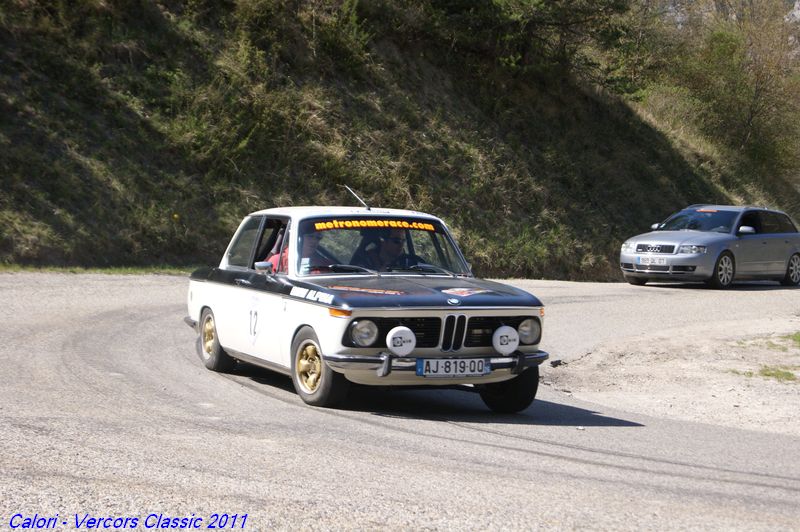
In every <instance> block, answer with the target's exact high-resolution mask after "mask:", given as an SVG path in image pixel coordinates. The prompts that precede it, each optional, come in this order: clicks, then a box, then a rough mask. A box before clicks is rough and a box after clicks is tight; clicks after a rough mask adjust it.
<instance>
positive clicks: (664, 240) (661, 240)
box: [628, 231, 731, 246]
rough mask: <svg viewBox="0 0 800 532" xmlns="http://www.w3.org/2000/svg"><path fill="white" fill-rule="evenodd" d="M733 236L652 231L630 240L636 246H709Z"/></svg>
mask: <svg viewBox="0 0 800 532" xmlns="http://www.w3.org/2000/svg"><path fill="white" fill-rule="evenodd" d="M730 238H731V235H729V234H728V233H712V232H710V231H651V232H649V233H644V234H641V235H636V236H635V237H633V238H630V239H628V241H629V242H633V243H635V244H674V245H676V246H679V245H681V244H694V245H702V246H707V245H709V244H713V243H715V242H721V241H723V240H728V239H730Z"/></svg>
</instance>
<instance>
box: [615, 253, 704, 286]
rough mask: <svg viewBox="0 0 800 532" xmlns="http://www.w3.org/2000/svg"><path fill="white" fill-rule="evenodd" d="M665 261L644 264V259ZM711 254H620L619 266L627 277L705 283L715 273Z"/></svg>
mask: <svg viewBox="0 0 800 532" xmlns="http://www.w3.org/2000/svg"><path fill="white" fill-rule="evenodd" d="M652 258H658V259H664V260H663V262H664V264H642V259H652ZM715 260H716V259H715V257H714V256H713V255H712V254H711V253H696V254H666V253H665V254H656V253H620V256H619V266H620V269H621V270H622V273H623V274H624V275H625V276H626V277H638V278H641V279H650V280H654V281H656V280H663V281H704V280H706V279H709V278H710V277H711V276H712V275H713V273H714V263H715Z"/></svg>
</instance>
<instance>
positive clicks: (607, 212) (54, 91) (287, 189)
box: [0, 0, 800, 280]
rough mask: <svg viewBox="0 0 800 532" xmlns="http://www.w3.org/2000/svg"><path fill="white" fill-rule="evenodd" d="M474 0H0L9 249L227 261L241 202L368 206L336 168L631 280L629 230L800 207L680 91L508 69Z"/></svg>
mask: <svg viewBox="0 0 800 532" xmlns="http://www.w3.org/2000/svg"><path fill="white" fill-rule="evenodd" d="M469 4H470V3H463V5H462V4H461V3H458V2H455V3H445V5H443V6H431V5H430V4H429V3H427V2H418V1H414V0H407V1H404V2H402V3H401V4H400V5H398V4H397V3H395V2H387V1H381V0H377V1H375V2H369V3H367V2H363V3H361V4H358V3H356V2H353V1H346V2H342V3H340V4H337V3H329V4H325V3H322V4H319V3H300V4H298V5H296V6H295V5H294V4H291V6H290V5H288V4H285V3H284V2H279V1H278V0H243V1H241V2H236V3H234V4H231V3H221V2H210V1H206V0H198V1H193V2H189V3H186V4H181V3H180V2H178V3H169V2H168V3H134V4H127V3H115V2H90V1H88V0H85V1H78V2H61V3H56V4H52V3H49V2H35V1H33V2H31V1H26V2H22V1H20V0H13V1H12V2H11V4H10V5H8V6H6V5H5V4H4V5H3V7H0V63H2V64H3V65H4V68H3V69H2V70H0V116H2V117H3V118H4V120H0V175H2V176H3V186H2V188H0V262H3V263H10V264H21V265H28V266H60V267H67V268H69V267H81V268H113V267H121V268H128V267H131V268H145V269H147V268H149V265H152V264H178V265H180V264H197V263H208V264H213V263H216V262H217V261H218V260H219V258H220V256H221V254H222V252H223V251H224V248H225V245H226V244H227V242H228V239H229V238H230V236H231V234H232V232H233V230H234V229H235V227H236V225H237V224H238V222H239V221H240V220H241V218H242V217H243V216H244V215H245V214H246V213H248V212H251V211H254V210H257V209H261V208H268V207H274V206H286V205H304V204H319V205H336V204H345V205H352V204H354V201H353V199H352V198H351V197H350V196H349V194H348V193H347V192H346V191H345V190H344V189H343V188H342V187H341V185H342V184H348V185H349V186H351V187H352V188H354V189H356V190H357V191H358V192H359V193H361V194H362V195H363V197H364V198H365V199H366V200H367V201H368V202H369V203H370V204H372V205H375V206H384V207H396V208H411V209H416V210H423V211H428V212H431V213H433V214H436V215H439V216H441V217H442V218H444V219H445V221H446V222H447V223H448V225H449V226H450V227H451V228H452V229H453V232H454V234H455V236H456V238H457V240H458V242H459V244H460V245H461V247H462V248H463V249H464V252H465V255H466V256H467V258H468V260H470V261H471V262H472V264H473V266H474V270H475V271H476V273H477V274H479V275H482V276H491V277H499V278H502V277H537V278H539V277H546V278H556V279H576V280H619V279H620V274H619V269H618V265H617V264H616V263H617V257H618V251H619V244H620V242H621V241H622V240H624V239H626V238H627V237H629V236H631V235H633V234H637V233H641V232H643V231H646V230H647V228H648V227H649V225H650V224H651V223H653V222H655V221H658V220H661V219H663V218H664V217H665V216H667V215H668V214H670V213H671V212H672V211H674V210H677V209H679V208H681V207H683V206H685V205H687V204H690V203H698V202H720V203H729V202H734V203H742V202H752V203H759V204H762V203H765V204H770V205H774V206H777V207H784V208H785V209H787V210H788V211H789V212H790V213H792V214H794V215H797V214H800V210H798V209H800V193H798V190H797V189H796V188H794V187H792V186H790V184H789V183H787V182H785V181H783V180H782V179H781V178H780V176H778V177H776V176H773V175H771V174H769V175H760V174H759V173H758V172H757V171H755V170H754V169H753V168H748V167H746V166H743V165H742V164H739V163H740V161H738V160H737V159H736V154H731V153H730V152H727V151H725V150H724V149H722V148H720V147H719V146H717V145H716V144H715V143H714V139H709V138H707V137H703V136H701V135H700V134H699V133H697V132H696V131H694V130H691V128H690V127H689V126H686V127H683V126H681V127H679V125H678V124H676V123H674V122H670V121H669V120H668V118H669V117H670V116H673V115H674V114H675V113H674V112H673V110H674V109H675V108H677V107H679V106H678V105H677V103H676V102H675V101H674V98H675V96H674V95H671V94H670V95H666V96H665V95H664V94H654V95H651V96H650V97H649V98H648V99H645V100H644V101H643V103H641V104H637V105H636V106H635V107H632V106H631V105H629V104H627V103H625V102H624V101H621V100H620V99H618V98H616V97H613V96H610V95H608V94H604V93H602V92H600V91H598V90H597V89H596V88H595V87H594V85H593V84H591V83H584V82H581V81H579V80H578V79H577V78H575V77H574V76H570V75H565V74H564V72H559V71H556V70H553V66H552V65H549V64H548V63H547V61H545V60H544V59H543V58H540V59H539V62H538V63H537V62H536V61H534V64H531V65H529V68H526V69H522V68H519V67H518V66H517V65H516V63H514V65H510V64H509V62H508V55H507V54H506V53H505V52H503V51H502V49H501V48H502V46H500V45H499V44H498V46H499V47H500V48H498V49H495V48H494V47H493V46H491V45H488V44H487V43H502V42H504V41H503V40H502V35H495V34H493V33H491V32H492V31H495V29H494V28H502V27H503V26H504V25H506V24H508V23H511V22H512V21H511V20H510V19H508V18H504V17H507V15H506V14H504V13H502V12H501V11H498V8H497V5H498V4H496V3H487V4H486V5H485V6H484V7H483V8H482V9H481V10H475V9H473V8H472V7H471V6H470V5H469ZM482 17H485V19H484V18H482ZM475 28H479V31H478V30H475ZM476 31H477V33H476ZM548 65H549V66H548ZM670 98H672V99H670ZM678 103H680V102H678ZM684 107H685V106H684ZM681 108H682V107H681ZM686 113H689V111H686Z"/></svg>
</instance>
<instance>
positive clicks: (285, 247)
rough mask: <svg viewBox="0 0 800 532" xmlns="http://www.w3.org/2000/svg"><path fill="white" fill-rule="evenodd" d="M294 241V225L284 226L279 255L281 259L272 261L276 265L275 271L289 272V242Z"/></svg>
mask: <svg viewBox="0 0 800 532" xmlns="http://www.w3.org/2000/svg"><path fill="white" fill-rule="evenodd" d="M291 241H292V227H291V225H287V226H286V227H285V228H284V232H283V239H282V241H281V250H280V253H279V255H278V257H280V260H278V261H277V264H276V261H272V263H273V264H274V265H275V273H289V243H290V242H291Z"/></svg>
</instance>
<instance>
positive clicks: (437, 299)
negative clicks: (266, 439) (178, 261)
mask: <svg viewBox="0 0 800 532" xmlns="http://www.w3.org/2000/svg"><path fill="white" fill-rule="evenodd" d="M325 223H327V224H328V226H327V228H326V226H325ZM346 223H351V224H352V225H354V226H355V227H353V228H350V227H348V228H347V229H345V228H344V224H346ZM359 223H360V224H361V226H360V228H359V225H358V224H359ZM382 223H385V224H386V228H385V229H376V230H375V231H381V233H380V234H381V235H386V234H388V233H387V231H389V230H390V229H389V228H388V226H389V225H390V224H394V226H393V227H395V226H400V227H395V228H393V229H391V231H396V232H395V233H393V234H401V233H404V235H405V236H404V241H405V243H404V244H403V246H405V249H406V250H411V251H413V249H414V248H413V247H412V246H413V245H414V244H416V245H417V246H418V248H417V249H418V251H419V253H420V254H422V253H423V250H422V247H424V246H430V244H428V243H427V242H426V240H427V239H430V240H431V241H432V242H433V245H434V246H435V248H436V252H437V253H438V254H439V256H440V257H441V256H443V254H444V255H448V257H449V259H448V260H449V261H450V262H448V263H447V265H448V266H451V267H461V266H459V265H461V264H463V265H465V266H463V267H462V268H461V270H460V273H457V274H456V273H451V272H449V271H448V272H446V273H445V271H444V270H443V271H438V270H439V269H442V268H440V267H439V266H435V265H432V264H428V263H427V262H422V261H421V259H422V258H423V257H421V256H419V255H416V254H410V255H409V254H407V253H406V254H404V256H407V257H413V259H414V260H417V259H420V260H419V261H418V262H417V263H416V264H413V265H408V267H409V269H404V270H401V271H385V272H377V271H372V270H368V271H367V269H366V268H362V267H360V266H355V265H352V266H351V265H350V264H349V263H344V262H349V257H348V255H350V253H349V252H347V253H344V255H345V258H343V259H342V258H339V257H336V259H337V260H336V261H334V262H336V263H338V262H340V261H341V262H343V264H336V265H335V266H329V265H326V266H325V268H334V267H335V269H336V270H337V271H333V270H331V271H327V270H321V271H320V270H312V271H315V273H314V274H311V273H309V268H313V267H312V266H310V264H309V262H308V261H309V260H310V259H304V258H302V257H300V253H299V250H300V249H301V248H302V245H303V243H302V242H301V241H300V240H299V238H301V237H300V235H301V232H300V229H298V228H304V227H305V228H308V229H307V231H311V230H313V229H314V227H316V228H317V231H318V232H319V236H318V237H317V240H316V241H317V242H319V240H320V239H322V238H323V236H325V238H331V239H333V238H334V237H333V236H330V235H335V236H336V238H339V239H340V240H342V241H344V240H346V239H349V240H350V241H353V242H355V239H356V238H358V236H359V235H371V234H372V233H371V232H372V231H373V229H371V228H368V227H367V228H365V226H367V225H371V226H373V227H374V226H375V225H376V224H382ZM334 224H335V225H336V226H339V225H341V226H342V227H337V228H333V225H334ZM256 226H258V229H257V230H256V231H257V233H252V231H253V230H254V229H253V228H254V227H256ZM403 226H405V227H403ZM417 226H420V227H424V228H425V230H424V231H421V230H417ZM378 227H383V226H382V225H379V226H378ZM323 231H327V233H323ZM356 231H358V233H357V232H356ZM426 231H427V232H426ZM268 232H271V235H272V236H269V237H268V236H267V233H268ZM284 233H285V235H288V236H286V237H285V240H286V242H285V243H282V248H279V247H278V246H277V244H278V241H280V240H281V238H282V237H283V236H284ZM251 235H256V236H255V237H254V238H253V248H254V249H253V250H252V251H251V253H250V254H249V255H247V258H246V259H245V257H246V253H245V252H244V251H243V250H244V249H245V248H246V245H245V244H246V242H247V240H246V239H245V236H247V238H249V237H250V236H251ZM275 235H277V236H275ZM273 237H274V238H275V246H273V247H275V248H276V249H284V251H283V253H284V254H285V255H286V257H288V260H287V262H288V265H290V266H287V268H286V271H285V272H277V273H272V271H271V268H270V266H271V267H277V265H276V264H272V262H279V261H280V257H279V256H277V255H276V256H275V257H274V258H273V259H272V262H271V263H269V266H266V264H265V263H264V260H261V261H259V260H256V259H258V258H261V257H259V255H263V254H264V248H263V247H262V248H261V249H259V246H263V245H269V244H270V242H271V240H270V239H271V238H273ZM307 237H308V234H305V235H303V237H302V238H307ZM363 238H364V239H366V238H367V236H364V237H363ZM384 239H385V238H384ZM401 240H403V239H401ZM335 243H336V241H334V242H332V244H335ZM451 245H452V248H451V247H450V246H451ZM359 246H363V241H362V243H361V244H359ZM440 246H441V247H442V248H444V250H442V249H440ZM286 248H288V252H287V250H286ZM431 249H433V248H431ZM362 251H363V250H362ZM279 252H280V251H279ZM326 253H327V252H326ZM356 253H358V250H357V251H356ZM430 253H431V254H433V253H434V252H433V251H430ZM281 256H282V255H281ZM328 257H332V255H328ZM266 258H267V257H263V259H266ZM353 260H355V256H354V257H353ZM398 260H399V259H398ZM405 260H406V261H409V260H410V259H405ZM330 261H333V258H331V259H330ZM431 262H434V261H431ZM437 264H438V263H437ZM350 268H352V271H350V270H349V269H350ZM357 268H360V270H364V271H360V270H357ZM412 269H413V270H412ZM339 270H344V271H339ZM369 272H371V273H369ZM187 306H188V314H189V315H188V317H187V318H186V321H187V323H189V324H190V325H192V326H194V327H195V328H196V329H198V330H199V331H200V332H201V333H202V328H203V324H201V321H202V320H203V318H204V311H206V314H205V315H206V316H207V315H208V314H210V313H213V318H212V323H211V326H210V327H213V328H214V330H213V331H211V332H209V330H210V327H209V326H208V324H207V323H206V329H205V330H206V332H209V334H211V333H213V334H211V336H213V338H211V336H209V335H206V334H205V333H203V334H204V335H203V336H202V338H201V342H200V345H201V353H203V352H204V351H205V352H204V353H203V354H204V355H205V357H204V358H206V359H208V357H209V356H212V357H213V356H215V353H221V354H220V355H219V356H220V357H230V358H231V359H235V360H240V361H244V362H248V363H251V364H255V365H258V366H262V367H265V368H268V369H271V370H275V371H278V372H281V373H284V374H287V375H290V376H292V377H293V379H294V381H295V387H296V388H297V387H298V382H301V383H302V382H306V381H303V378H302V376H298V374H299V373H300V372H299V371H295V366H298V365H301V366H302V365H307V364H308V363H307V362H303V361H300V359H299V358H296V357H298V356H300V357H301V358H302V355H300V354H298V353H297V352H294V351H293V344H294V343H296V342H297V335H298V333H299V331H306V332H307V331H308V329H309V328H310V330H311V331H313V334H314V335H315V338H313V344H314V347H315V349H317V350H318V351H319V357H318V358H316V359H313V360H312V362H314V363H317V364H318V363H319V360H318V359H319V358H321V360H322V361H324V366H325V367H326V368H327V369H325V370H324V372H322V373H320V376H318V379H320V380H323V379H324V378H325V375H327V374H328V373H326V372H327V371H328V370H330V371H332V372H335V373H337V374H340V375H342V376H344V377H345V379H346V380H347V381H349V382H354V383H359V384H366V385H382V386H385V385H424V386H444V385H454V384H473V385H476V386H477V387H478V389H479V390H484V388H481V386H482V385H486V384H490V383H500V382H504V381H510V380H513V379H515V378H517V377H518V376H519V375H520V374H522V373H523V372H525V370H527V369H529V368H537V369H536V370H535V371H536V381H537V382H538V365H539V364H541V363H542V362H543V361H544V360H546V359H547V357H548V355H547V353H544V352H543V351H540V350H539V339H540V337H541V326H542V322H543V317H544V309H543V305H542V303H541V302H540V301H539V300H538V299H537V298H535V297H534V296H532V295H530V294H528V293H527V292H524V291H522V290H519V289H517V288H514V287H510V286H507V285H503V284H501V283H496V282H491V281H484V280H479V279H476V278H474V277H473V276H472V274H471V273H470V272H469V267H468V265H466V262H465V261H464V259H463V256H461V253H460V251H458V248H457V247H456V246H455V242H454V241H453V240H452V238H451V237H450V236H449V232H448V231H447V229H446V226H445V224H444V222H442V221H441V220H440V219H438V218H436V217H434V216H431V215H428V214H423V213H419V212H413V211H405V210H397V209H374V208H373V209H367V208H351V207H289V208H278V209H269V210H263V211H258V212H254V213H251V214H250V215H248V216H247V217H246V218H245V219H244V220H243V221H242V223H241V224H240V226H239V228H238V230H237V232H236V234H235V235H234V237H233V238H232V239H231V242H230V244H229V246H228V248H227V250H226V252H225V254H224V256H223V258H222V260H221V261H220V263H219V266H218V267H216V268H207V269H201V270H198V271H196V272H194V273H193V274H192V276H191V279H190V281H189V291H188V298H187ZM366 319H369V320H370V321H372V322H373V323H374V324H375V326H376V327H375V328H372V327H370V326H369V324H366V325H364V324H362V325H363V326H364V328H365V329H366V330H367V331H368V332H372V331H374V330H375V329H376V328H377V330H378V334H379V338H377V340H376V341H375V343H374V345H370V346H366V347H363V346H359V345H357V344H356V343H355V340H354V339H353V338H354V335H355V334H356V333H354V332H353V328H355V326H356V323H357V322H363V321H364V320H366ZM529 319H530V320H534V321H533V322H528V321H526V320H529ZM523 324H524V325H523ZM520 326H523V327H524V331H523V332H525V333H528V336H525V335H523V337H530V336H532V335H533V334H534V333H535V330H536V329H535V328H536V327H537V326H538V331H539V334H538V335H536V339H535V342H534V341H531V340H530V339H529V340H528V341H529V343H524V342H520V341H519V332H518V331H517V329H515V327H520ZM390 327H391V328H390ZM389 328H390V329H389ZM387 329H389V330H388V332H387ZM530 329H533V331H534V333H531V332H530ZM409 330H410V331H411V333H412V334H411V335H409ZM500 333H502V334H500ZM411 336H413V338H412V337H411ZM490 336H491V339H492V342H489V341H488V340H489V337H490ZM404 339H405V340H404ZM212 340H213V341H212ZM404 341H405V344H406V345H405V347H403V345H402V344H403V342H404ZM214 342H217V344H218V349H217V351H215V350H214ZM498 342H506V344H502V343H498ZM515 342H516V343H515ZM487 343H489V344H490V345H487ZM391 344H395V345H391ZM204 345H205V346H207V348H204V347H203V346H204ZM296 350H297V349H295V351H296ZM409 350H410V352H406V351H409ZM418 361H423V362H418ZM424 361H429V362H431V361H432V362H433V363H434V364H435V366H436V367H435V368H434V369H438V368H439V364H442V368H444V364H445V363H447V364H448V365H447V371H446V372H445V374H443V375H439V374H437V375H435V376H433V375H430V374H427V375H425V374H424V373H425V371H433V370H431V369H430V367H428V368H427V369H424V370H423V369H418V364H420V365H424V363H425V362H424ZM480 361H483V362H480ZM213 363H214V362H213V361H212V364H213ZM484 364H486V366H484ZM207 365H209V364H208V362H207ZM209 367H211V366H209ZM298 367H299V366H298ZM421 367H422V366H420V368H421ZM454 367H455V369H453V368H454ZM486 367H488V368H490V369H489V370H488V371H487V370H486ZM475 368H479V370H480V372H479V373H480V374H478V373H471V372H472V371H475V372H478V369H475ZM451 370H452V371H453V372H454V373H453V374H450V373H449V372H451ZM320 371H322V370H321V369H320V368H317V372H320ZM442 371H443V372H444V371H445V370H444V369H442ZM420 372H422V373H423V374H422V375H421V374H420ZM484 372H485V373H484ZM528 373H529V374H532V373H533V371H531V372H528ZM305 375H306V378H307V377H308V373H306V374H305ZM330 375H332V374H330ZM331 378H338V377H329V378H328V380H331ZM298 379H299V381H298ZM528 380H529V381H531V380H532V376H530V375H529V376H528ZM306 384H307V382H306ZM312 384H314V385H316V384H317V383H316V382H314V383H312ZM521 386H522V385H521V384H517V387H521ZM301 388H302V389H304V390H305V391H306V392H309V391H312V392H314V391H316V390H315V388H314V386H311V387H308V386H304V385H303V386H301ZM487 389H489V388H487ZM492 389H494V390H495V392H498V393H499V392H500V391H501V390H502V389H505V388H501V387H498V386H495V387H494V388H492ZM484 391H485V390H484ZM298 393H300V391H299V390H298ZM533 394H534V395H535V386H534V390H533ZM300 395H301V397H303V398H304V400H306V402H310V403H311V404H327V403H328V402H331V401H327V400H320V401H318V403H313V402H312V401H309V400H307V399H308V398H307V397H306V396H307V395H308V396H312V395H313V393H311V394H303V393H300ZM482 395H483V392H482ZM532 400H533V397H530V401H532ZM524 402H525V401H522V402H521V403H518V404H517V406H519V405H520V404H522V403H524ZM487 404H489V403H487ZM528 404H530V402H528ZM490 407H491V405H490ZM519 409H520V408H505V409H504V408H502V407H501V408H498V409H496V410H499V411H517V410H519Z"/></svg>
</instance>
